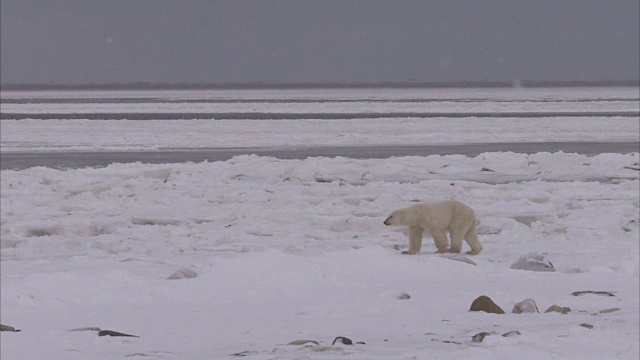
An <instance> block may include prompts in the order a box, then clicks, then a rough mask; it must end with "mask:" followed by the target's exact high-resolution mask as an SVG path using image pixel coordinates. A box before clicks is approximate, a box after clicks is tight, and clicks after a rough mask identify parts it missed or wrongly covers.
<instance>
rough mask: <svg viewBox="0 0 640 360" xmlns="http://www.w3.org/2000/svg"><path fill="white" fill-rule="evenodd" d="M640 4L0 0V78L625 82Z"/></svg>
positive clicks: (598, 0) (635, 67)
mask: <svg viewBox="0 0 640 360" xmlns="http://www.w3.org/2000/svg"><path fill="white" fill-rule="evenodd" d="M639 3H640V1H639V0H611V1H607V0H567V1H563V0H520V1H519V0H486V1H447V0H440V1H428V0H423V1H396V0H389V1H379V0H368V1H328V0H327V1H288V0H287V1H266V0H265V1H240V0H229V1H216V0H184V1H173V0H171V1H164V0H109V1H102V0H100V1H92V0H77V1H70V0H55V1H52V0H2V2H1V3H0V4H1V5H0V6H1V9H0V17H1V19H0V20H1V21H0V37H1V42H0V67H1V73H0V80H1V82H2V83H3V84H9V83H13V84H16V83H22V84H24V83H40V84H51V83H53V84H89V83H131V82H151V83H242V82H256V81H262V82H279V83H300V82H386V81H418V82H451V81H453V82H457V81H510V80H513V79H522V80H544V81H547V80H556V81H574V80H580V81H591V80H637V79H639V78H640V69H639V68H640V45H639V44H640V39H639V34H640V20H639V16H640V15H639V14H640V9H639Z"/></svg>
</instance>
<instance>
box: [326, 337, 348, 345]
mask: <svg viewBox="0 0 640 360" xmlns="http://www.w3.org/2000/svg"><path fill="white" fill-rule="evenodd" d="M336 342H337V343H338V344H344V345H353V341H351V339H349V338H346V337H344V336H338V337H337V338H335V339H333V343H332V344H331V345H335V344H336Z"/></svg>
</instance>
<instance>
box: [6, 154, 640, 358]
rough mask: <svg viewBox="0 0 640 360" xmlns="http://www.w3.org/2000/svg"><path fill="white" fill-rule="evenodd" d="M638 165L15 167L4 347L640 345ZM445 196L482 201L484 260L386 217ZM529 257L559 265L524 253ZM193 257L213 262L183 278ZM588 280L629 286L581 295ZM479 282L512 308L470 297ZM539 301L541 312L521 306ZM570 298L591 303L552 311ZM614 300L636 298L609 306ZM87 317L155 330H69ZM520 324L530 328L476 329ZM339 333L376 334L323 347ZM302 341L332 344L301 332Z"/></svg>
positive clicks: (14, 352)
mask: <svg viewBox="0 0 640 360" xmlns="http://www.w3.org/2000/svg"><path fill="white" fill-rule="evenodd" d="M638 161H639V159H638V154H637V153H635V154H629V155H618V154H603V155H598V156H595V157H586V156H581V155H577V154H563V153H556V154H549V153H538V154H533V155H521V154H513V153H487V154H482V155H480V156H478V157H475V158H468V157H463V156H456V155H453V156H442V157H440V156H430V157H406V158H393V159H387V160H351V159H346V158H336V159H328V158H313V159H307V160H286V161H285V160H278V159H273V158H262V157H256V156H241V157H236V158H234V159H232V160H229V161H226V162H215V163H200V164H167V165H143V164H121V165H111V166H109V167H107V168H103V169H79V170H67V171H60V170H54V169H48V168H32V169H28V170H23V171H2V181H1V186H2V188H1V190H2V191H1V193H2V234H1V256H2V262H1V265H2V273H1V274H2V308H1V310H2V323H3V324H7V325H11V326H15V327H16V328H20V329H22V332H20V333H8V332H3V333H2V336H1V339H2V344H1V345H2V347H1V351H2V353H1V354H2V358H3V359H4V358H6V359H17V358H22V359H38V358H45V357H46V358H47V359H87V358H91V359H113V358H124V357H132V358H136V357H140V358H160V359H205V358H208V359H211V358H227V357H228V356H229V355H230V354H237V353H241V352H245V351H246V353H244V354H243V355H246V356H247V358H252V359H300V358H312V359H315V358H318V359H319V358H322V359H344V358H348V359H373V358H378V359H402V358H407V359H409V358H412V357H414V356H416V357H418V358H424V357H429V358H448V359H466V358H469V357H473V358H480V359H484V358H486V359H509V358H514V356H517V357H518V358H523V359H540V358H558V359H560V358H563V359H566V358H581V359H603V358H610V359H634V358H637V356H638V350H639V349H638V341H637V340H638V336H639V335H640V334H639V323H638V319H639V316H640V314H639V312H638V310H639V297H638V291H639V289H638V279H639V273H638V260H639V255H638V254H639V253H638V237H639V235H640V234H639V229H638V219H639V204H638V186H639V182H638V171H637V170H633V169H630V168H637V167H638ZM482 169H484V171H482ZM488 170H491V171H488ZM438 199H459V200H463V201H465V202H467V203H468V204H470V205H471V206H472V207H474V208H475V209H476V211H477V212H478V216H479V219H480V227H479V232H480V238H481V241H483V244H484V248H485V250H484V251H483V252H482V253H481V254H480V255H478V256H475V257H472V260H473V261H475V262H476V263H477V266H473V265H470V264H466V263H463V262H458V261H453V260H450V259H447V258H443V257H441V256H439V255H435V254H433V251H434V246H433V243H432V241H431V240H430V239H425V246H424V247H423V250H422V253H421V254H420V255H418V256H403V255H400V251H399V250H402V249H404V248H405V247H406V246H407V240H406V238H405V235H404V233H403V232H402V231H401V230H400V229H392V228H388V227H385V226H383V225H382V221H383V220H384V218H385V216H386V215H387V213H388V212H390V211H391V210H393V209H395V208H398V207H404V206H406V205H408V204H410V203H411V202H412V201H416V200H425V201H430V200H438ZM465 246H466V245H465ZM528 252H539V253H542V254H544V255H545V256H546V258H547V259H549V260H550V261H552V263H553V264H554V266H555V267H556V269H557V271H556V272H553V273H548V272H544V273H543V272H531V271H523V270H512V269H510V268H509V267H510V265H511V264H512V263H514V262H515V261H516V260H517V259H518V258H519V257H520V256H522V255H524V254H525V253H528ZM184 268H189V269H191V270H193V271H195V272H196V273H197V274H198V276H197V277H196V278H192V279H181V280H167V277H169V276H170V275H171V274H172V273H174V272H175V271H178V270H181V269H184ZM582 290H594V291H609V292H613V293H614V294H615V297H603V296H599V295H584V296H580V297H574V296H571V295H570V294H571V293H572V292H574V291H582ZM402 293H407V294H409V295H410V296H411V298H410V299H408V300H400V299H398V296H399V295H400V294H402ZM480 295H487V296H490V297H491V298H493V299H494V301H496V302H497V303H498V305H500V306H501V307H502V308H503V309H504V310H505V311H506V312H507V314H505V315H494V314H486V313H470V312H468V310H469V306H470V304H471V302H472V301H473V300H474V299H475V298H476V297H478V296H480ZM527 298H532V299H534V300H535V301H536V302H537V304H538V307H539V308H540V310H541V313H539V314H518V315H516V314H510V312H511V308H512V307H513V305H514V304H516V303H517V302H520V301H522V300H524V299H527ZM551 305H560V306H568V307H570V308H571V309H572V312H571V313H569V314H567V315H560V314H557V313H549V314H545V313H542V311H544V310H545V309H546V308H548V307H549V306H551ZM609 308H620V310H619V311H616V312H612V313H606V314H599V313H598V312H599V311H600V310H604V309H609ZM581 323H588V324H591V325H593V326H594V328H593V329H587V328H584V327H581V326H579V324H581ZM82 327H99V328H101V329H108V330H115V331H120V332H124V333H129V334H135V335H139V336H140V338H111V337H98V336H97V335H96V334H95V332H90V331H80V332H74V331H67V330H69V329H74V328H82ZM512 330H518V331H520V332H521V333H522V335H520V336H518V337H515V338H503V337H500V336H499V335H496V336H493V337H488V338H487V339H485V341H484V342H482V343H472V342H471V336H472V335H474V334H476V333H478V332H483V331H487V332H494V331H495V332H497V333H500V334H502V333H504V332H508V331H512ZM336 336H347V337H349V338H351V339H353V340H354V341H364V342H365V343H366V345H355V346H347V345H342V346H334V347H330V348H325V347H323V346H329V345H331V341H332V340H333V338H335V337H336ZM303 339H310V340H316V341H319V342H321V345H320V346H319V347H318V346H316V347H305V346H295V345H289V346H286V345H283V344H287V343H289V342H290V341H293V340H303ZM446 341H453V342H446Z"/></svg>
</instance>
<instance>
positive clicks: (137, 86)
mask: <svg viewBox="0 0 640 360" xmlns="http://www.w3.org/2000/svg"><path fill="white" fill-rule="evenodd" d="M520 87H521V88H545V87H640V80H611V81H529V80H523V81H516V82H512V81H486V82H485V81H475V82H474V81H470V82H376V83H338V82H326V83H266V82H255V83H228V84H215V83H179V84H169V83H147V82H137V83H118V84H1V85H0V91H44V90H61V91H65V90H66V91H72V90H252V89H255V90H261V89H265V90H268V89H276V90H278V89H283V90H286V89H372V88H398V89H407V88H410V89H415V88H425V89H440V88H520Z"/></svg>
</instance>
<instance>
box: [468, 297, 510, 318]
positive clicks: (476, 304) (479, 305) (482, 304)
mask: <svg viewBox="0 0 640 360" xmlns="http://www.w3.org/2000/svg"><path fill="white" fill-rule="evenodd" d="M469 311H484V312H487V313H490V314H504V310H502V309H501V308H500V306H498V305H496V303H494V302H493V300H491V298H490V297H488V296H484V295H482V296H480V297H478V298H477V299H475V300H473V303H472V304H471V308H470V309H469Z"/></svg>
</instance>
